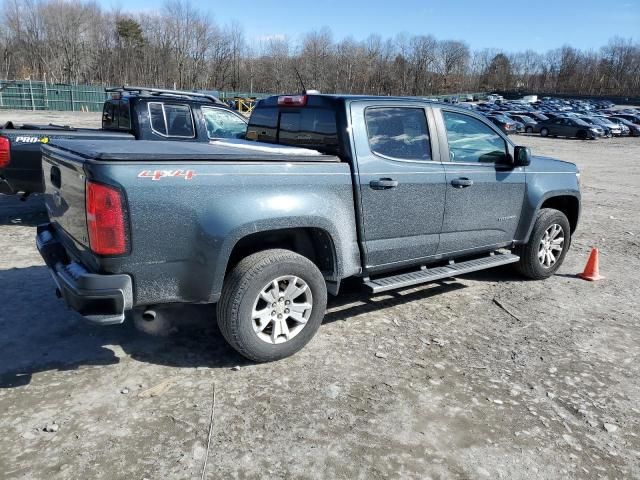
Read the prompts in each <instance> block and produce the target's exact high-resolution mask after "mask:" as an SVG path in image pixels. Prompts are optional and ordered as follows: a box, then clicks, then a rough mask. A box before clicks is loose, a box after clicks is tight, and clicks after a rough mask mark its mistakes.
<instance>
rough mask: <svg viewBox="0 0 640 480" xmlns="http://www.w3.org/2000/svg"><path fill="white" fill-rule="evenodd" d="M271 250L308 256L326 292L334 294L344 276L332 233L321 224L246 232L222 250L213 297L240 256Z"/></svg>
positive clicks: (239, 259)
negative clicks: (283, 250)
mask: <svg viewBox="0 0 640 480" xmlns="http://www.w3.org/2000/svg"><path fill="white" fill-rule="evenodd" d="M270 249H285V250H290V251H292V252H295V253H298V254H300V255H302V256H304V257H306V258H308V259H309V260H311V261H312V262H313V263H314V264H315V265H316V266H317V267H318V269H319V270H320V272H321V273H322V275H323V276H324V278H325V281H326V282H327V289H328V291H329V292H330V293H333V294H336V293H337V290H338V288H339V282H340V279H341V278H342V277H343V275H344V259H343V258H342V255H343V254H342V252H340V251H339V247H338V246H337V245H336V242H335V240H334V237H333V235H332V233H331V232H330V231H329V229H327V228H324V227H322V226H300V227H283V228H273V229H267V230H261V231H257V232H256V231H252V232H245V233H244V234H243V235H241V236H238V237H237V238H236V239H235V240H234V241H233V243H232V244H230V245H229V246H228V248H227V249H225V250H226V251H228V254H226V255H224V257H223V258H222V259H221V260H220V265H219V267H218V271H219V272H221V274H219V275H216V281H215V284H214V285H213V292H212V297H213V300H214V301H216V300H217V298H218V297H219V295H220V292H221V290H222V284H223V282H224V278H225V277H226V276H227V274H228V273H229V272H230V271H231V270H232V269H233V268H234V267H235V266H236V265H237V264H238V263H239V262H240V261H241V260H242V259H243V258H246V257H247V256H249V255H252V254H254V253H257V252H260V251H264V250H270ZM347 263H348V262H347Z"/></svg>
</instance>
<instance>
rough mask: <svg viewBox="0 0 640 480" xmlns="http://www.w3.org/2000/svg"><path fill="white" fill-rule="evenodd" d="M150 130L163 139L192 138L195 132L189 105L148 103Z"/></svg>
mask: <svg viewBox="0 0 640 480" xmlns="http://www.w3.org/2000/svg"><path fill="white" fill-rule="evenodd" d="M148 108H149V121H150V123H151V130H152V131H153V132H154V133H157V134H159V135H162V136H163V137H171V138H193V137H195V136H196V132H195V129H194V126H193V115H192V114H191V107H189V105H179V104H172V103H166V104H165V103H161V102H149V104H148Z"/></svg>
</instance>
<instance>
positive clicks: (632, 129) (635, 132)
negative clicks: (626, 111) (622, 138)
mask: <svg viewBox="0 0 640 480" xmlns="http://www.w3.org/2000/svg"><path fill="white" fill-rule="evenodd" d="M607 118H608V119H609V121H610V122H613V123H616V124H618V125H620V127H626V129H627V130H628V133H627V135H630V136H632V137H640V125H638V124H637V123H633V122H630V121H629V120H627V119H625V118H620V117H615V116H609V117H607Z"/></svg>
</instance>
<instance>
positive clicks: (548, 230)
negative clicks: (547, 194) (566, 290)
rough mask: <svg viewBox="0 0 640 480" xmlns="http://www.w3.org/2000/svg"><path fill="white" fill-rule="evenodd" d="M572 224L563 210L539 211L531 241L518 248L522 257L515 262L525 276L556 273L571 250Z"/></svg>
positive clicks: (546, 276)
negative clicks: (570, 224)
mask: <svg viewBox="0 0 640 480" xmlns="http://www.w3.org/2000/svg"><path fill="white" fill-rule="evenodd" d="M570 244H571V227H570V226H569V220H567V217H566V215H565V214H564V213H562V212H561V211H559V210H555V209H553V208H543V209H541V210H540V211H539V212H538V216H537V217H536V222H535V224H534V225H533V230H532V231H531V235H530V236H529V242H528V243H527V244H525V245H520V246H518V247H517V248H516V250H515V253H516V254H517V255H518V256H519V257H520V261H519V262H518V263H517V264H516V268H517V269H518V271H519V272H520V273H521V274H522V275H524V276H525V277H528V278H531V279H534V280H542V279H544V278H548V277H550V276H551V275H553V274H554V273H555V272H556V271H557V270H558V268H560V265H562V262H563V261H564V257H565V256H566V254H567V251H568V250H569V245H570Z"/></svg>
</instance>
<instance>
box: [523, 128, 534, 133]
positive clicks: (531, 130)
mask: <svg viewBox="0 0 640 480" xmlns="http://www.w3.org/2000/svg"><path fill="white" fill-rule="evenodd" d="M524 131H525V133H533V127H527V128H525V129H524Z"/></svg>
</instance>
